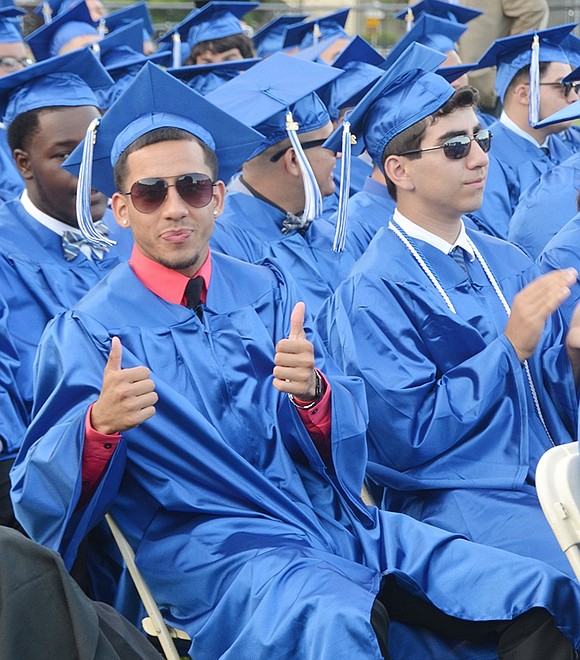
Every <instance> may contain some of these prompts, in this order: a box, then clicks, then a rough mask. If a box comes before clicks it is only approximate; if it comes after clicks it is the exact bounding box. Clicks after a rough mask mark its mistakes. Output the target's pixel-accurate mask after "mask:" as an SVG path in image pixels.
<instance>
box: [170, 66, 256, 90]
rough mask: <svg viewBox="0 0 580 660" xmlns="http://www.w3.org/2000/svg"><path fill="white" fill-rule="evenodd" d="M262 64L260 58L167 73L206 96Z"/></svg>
mask: <svg viewBox="0 0 580 660" xmlns="http://www.w3.org/2000/svg"><path fill="white" fill-rule="evenodd" d="M258 62H261V59H260V58H259V57H253V58H247V59H243V60H232V61H230V62H217V63H214V64H193V65H191V66H182V67H177V68H173V69H168V70H167V73H170V74H171V75H172V76H175V77H176V78H177V79H178V80H181V81H182V82H184V83H185V84H186V85H187V86H188V87H191V88H192V89H195V91H196V92H198V93H199V94H202V95H203V96H205V95H206V94H208V93H209V92H211V91H212V90H214V89H216V88H217V87H220V86H221V85H223V84H224V83H226V82H228V80H232V78H235V77H236V76H238V75H239V74H240V73H241V72H242V71H247V70H248V69H250V68H251V67H253V66H254V64H258Z"/></svg>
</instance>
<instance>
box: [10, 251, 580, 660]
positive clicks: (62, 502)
mask: <svg viewBox="0 0 580 660" xmlns="http://www.w3.org/2000/svg"><path fill="white" fill-rule="evenodd" d="M297 299H298V298H297V294H296V292H294V291H293V290H292V285H291V284H290V283H288V282H287V281H286V279H285V278H284V277H283V276H282V274H281V273H280V272H279V271H278V270H277V269H276V268H275V267H274V266H273V265H272V264H269V265H268V266H267V267H264V266H258V265H250V264H246V263H242V262H238V261H236V260H233V259H231V258H229V257H227V256H225V255H221V254H219V253H217V252H213V253H212V277H211V283H210V287H209V291H208V297H207V303H206V305H205V306H204V309H203V320H202V321H200V320H199V319H198V317H197V316H196V314H195V312H194V311H192V310H189V309H187V308H185V307H182V306H179V305H173V304H170V303H167V302H165V301H163V300H162V299H160V298H158V297H157V296H155V295H154V294H153V293H152V292H150V291H149V290H148V289H146V288H145V287H144V286H143V285H142V284H141V282H140V281H139V280H138V279H137V277H136V276H135V275H134V273H133V272H132V270H131V268H130V267H129V266H128V265H121V266H119V267H118V268H116V269H115V270H113V271H112V272H111V273H110V274H109V275H108V276H107V277H106V278H105V279H104V280H103V281H101V282H100V283H99V284H98V285H97V286H96V287H95V288H94V289H93V290H92V291H91V292H90V293H89V294H88V295H87V296H86V297H85V298H84V299H83V300H82V301H80V302H79V303H78V304H77V305H76V306H75V308H74V309H73V310H71V311H68V312H66V313H63V314H61V315H59V316H57V317H56V318H55V319H54V320H53V321H52V322H51V323H50V324H49V326H48V327H47V330H46V332H45V334H44V336H43V339H42V341H41V344H40V348H39V353H38V358H37V361H36V391H35V400H34V401H35V402H34V419H33V421H32V424H31V426H30V428H29V431H28V433H27V436H26V439H25V443H24V445H23V448H22V450H21V452H20V453H19V456H18V458H17V461H16V463H15V467H14V469H13V472H12V478H13V493H12V494H13V499H14V504H15V509H16V512H17V515H18V518H19V520H20V521H21V522H22V523H23V524H24V526H25V528H26V529H27V531H28V532H29V533H30V534H31V536H32V537H33V538H35V539H36V540H38V541H40V542H42V543H44V544H46V545H48V546H49V547H52V548H54V549H57V550H58V551H59V552H61V553H62V554H63V555H64V557H65V559H66V562H67V564H68V565H70V564H71V562H72V561H73V559H74V556H75V554H76V550H77V547H78V544H79V543H80V541H81V539H82V537H83V536H84V535H85V533H86V532H87V530H89V529H91V528H92V527H94V526H95V525H98V524H99V521H100V520H101V518H102V514H103V512H104V511H107V510H108V511H110V512H111V513H112V514H113V516H114V517H115V519H116V520H117V522H118V524H119V525H120V527H121V529H122V530H123V532H124V533H125V535H126V536H127V538H128V540H129V542H130V543H131V545H132V546H133V547H134V548H135V550H136V561H137V564H138V566H139V567H140V569H141V571H142V573H143V574H144V577H145V579H146V580H147V582H148V583H149V586H150V587H151V589H152V592H153V593H154V595H155V598H156V600H157V601H158V602H159V603H160V604H161V607H162V609H163V610H164V612H165V615H166V617H167V619H168V620H169V622H170V623H173V624H175V625H176V626H178V627H179V628H182V629H184V630H186V631H187V632H188V633H189V635H190V636H191V638H192V640H193V641H192V651H193V653H194V654H195V655H196V657H200V658H208V659H209V658H218V657H220V658H231V659H232V660H233V659H234V658H235V659H236V660H266V659H267V658H272V657H276V658H280V659H282V660H291V659H295V658H301V659H303V660H342V659H344V660H347V659H348V660H352V658H365V660H366V659H369V660H370V659H374V660H380V653H379V649H378V645H377V643H376V639H375V636H374V631H373V629H372V627H371V625H370V622H369V621H370V610H371V607H372V603H373V600H374V597H375V594H376V593H377V591H378V589H379V586H380V581H381V577H382V575H383V574H386V573H393V574H395V575H396V576H397V579H398V580H400V581H401V583H402V584H403V585H404V586H405V588H407V589H408V590H410V591H411V592H412V593H415V594H417V595H418V596H420V597H424V598H425V597H426V598H429V599H430V600H432V602H433V603H435V604H436V605H437V606H438V607H440V608H441V609H442V610H443V611H445V612H447V613H449V614H452V615H454V616H459V617H462V618H466V619H483V620H487V619H507V618H512V617H514V616H517V615H518V614H519V613H522V612H524V611H526V610H527V609H529V608H530V607H532V606H544V607H546V608H547V609H548V610H549V611H550V612H553V613H554V614H555V617H556V620H557V623H558V625H559V626H560V627H561V629H562V630H563V632H564V633H565V634H566V635H568V636H569V637H570V638H572V639H573V640H574V644H575V645H576V646H580V585H578V584H577V583H575V582H574V581H572V580H570V579H569V578H568V577H567V576H565V575H563V574H562V573H560V572H558V571H556V570H554V569H552V568H551V567H548V566H544V565H543V564H541V563H539V562H536V561H533V560H530V559H524V558H520V557H516V556H512V555H510V554H507V553H503V552H500V551H497V550H494V549H490V548H486V547H483V546H476V545H474V544H472V543H470V542H468V541H466V540H464V539H462V538H461V537H459V536H457V535H454V534H449V533H447V532H443V531H441V530H437V529H435V528H433V527H430V526H427V525H423V524H421V523H419V522H417V521H415V520H412V519H411V518H409V517H407V516H403V515H400V514H397V513H389V512H380V511H378V510H377V509H376V508H375V507H367V506H365V505H364V504H363V502H362V501H361V499H360V496H359V493H360V491H361V486H362V483H363V478H364V471H365V465H366V448H365V428H366V425H367V411H366V405H365V398H364V389H363V385H362V382H361V381H360V380H359V379H357V378H352V377H345V376H344V375H343V374H342V373H341V372H340V371H339V370H338V369H337V367H336V366H335V365H334V363H333V361H332V360H331V359H330V358H329V357H328V355H327V353H326V351H325V349H324V347H323V346H322V344H321V343H320V341H319V340H318V339H317V337H316V335H314V334H312V331H311V328H310V325H311V324H310V323H308V322H307V329H306V331H307V334H308V336H309V337H310V338H311V339H312V340H313V342H314V345H315V351H316V355H317V365H318V367H319V368H320V369H321V370H322V371H323V372H324V374H325V375H326V377H327V379H328V381H329V382H330V383H331V386H332V404H331V405H332V436H331V442H332V465H325V464H324V462H323V461H322V460H321V458H320V456H319V454H318V453H317V451H316V449H315V447H314V444H313V443H312V441H311V439H310V437H309V435H308V433H307V432H306V430H305V428H304V426H303V424H302V421H301V420H300V418H299V416H298V414H297V412H296V410H295V409H294V407H293V406H292V404H291V403H290V402H289V400H288V397H287V396H286V395H284V394H281V393H279V392H278V391H277V390H275V389H274V388H273V386H272V368H273V355H274V352H275V345H276V342H277V341H278V340H279V339H281V338H283V337H285V336H287V333H288V331H289V322H290V314H291V311H292V309H293V306H294V304H295V302H296V300H297ZM112 336H118V337H120V339H121V342H122V345H123V358H122V366H123V368H129V367H133V366H137V365H141V364H147V365H148V366H149V367H150V369H151V377H152V378H153V380H154V382H155V384H156V391H157V393H158V395H159V401H158V403H157V404H156V414H155V415H154V416H153V417H152V418H151V419H149V420H148V421H146V422H145V423H143V424H142V425H140V426H139V427H137V428H134V429H132V430H130V431H127V432H125V433H123V435H122V440H121V442H120V444H119V445H118V446H117V448H116V450H115V452H114V455H113V458H112V460H111V462H110V465H109V467H108V470H107V472H106V474H105V475H104V478H103V480H102V481H101V483H100V485H99V487H98V489H97V491H96V492H95V494H94V495H93V497H92V499H91V500H90V502H89V503H88V504H87V505H86V506H84V507H82V508H79V509H77V503H78V496H79V492H80V487H81V484H80V479H81V476H80V471H81V470H80V466H81V456H82V447H83V437H84V417H85V414H86V410H87V408H88V406H89V405H90V404H91V402H93V401H94V400H95V399H96V398H97V396H98V393H99V390H100V387H101V379H102V372H103V368H104V366H105V363H106V360H107V356H108V353H109V350H110V342H111V337H112ZM71 347H74V350H73V349H71ZM94 550H96V551H98V552H101V554H102V553H103V552H104V548H103V547H98V548H94ZM101 565H102V564H101ZM475 567H476V568H475ZM466 585H469V587H468V592H467V593H466V589H465V587H466ZM121 588H122V587H121ZM96 595H97V596H98V595H99V594H98V592H97V594H96ZM117 595H118V596H119V597H122V594H117ZM120 599H121V600H122V598H120ZM401 631H402V632H401ZM393 635H394V637H393V639H394V640H395V642H396V645H395V646H394V648H393V658H401V659H402V658H411V657H421V655H420V653H421V651H419V650H418V649H420V648H423V649H424V648H425V644H424V638H423V637H421V635H420V634H419V636H418V637H417V633H416V632H415V633H414V634H413V632H412V631H410V630H409V629H406V630H405V629H404V628H401V627H400V626H396V627H394V632H393ZM456 646H457V644H452V645H451V647H449V648H451V649H455V647H456ZM467 646H469V645H467ZM461 649H463V651H461V650H459V651H457V653H458V654H459V655H457V654H455V650H453V654H452V655H440V656H439V657H449V658H451V657H453V658H455V657H470V658H473V657H493V654H492V655H491V656H490V655H489V648H486V649H483V651H481V649H480V651H481V652H482V653H483V654H484V655H481V654H480V655H479V656H477V655H474V654H473V653H472V654H471V655H469V653H467V654H466V653H465V650H464V649H465V646H464V645H462V646H461ZM462 653H463V656H462ZM486 653H487V654H486Z"/></svg>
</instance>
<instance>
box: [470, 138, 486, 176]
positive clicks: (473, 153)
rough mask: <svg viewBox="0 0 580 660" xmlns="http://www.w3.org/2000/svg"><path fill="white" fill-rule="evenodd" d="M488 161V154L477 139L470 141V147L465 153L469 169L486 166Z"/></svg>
mask: <svg viewBox="0 0 580 660" xmlns="http://www.w3.org/2000/svg"><path fill="white" fill-rule="evenodd" d="M488 163H489V156H488V155H487V153H486V152H485V151H484V150H483V149H482V148H481V147H480V146H479V144H478V143H477V140H472V141H471V149H470V150H469V153H468V154H467V166H468V167H469V168H470V169H477V168H478V167H486V166H487V164H488Z"/></svg>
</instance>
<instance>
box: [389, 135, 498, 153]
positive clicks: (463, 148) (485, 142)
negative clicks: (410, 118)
mask: <svg viewBox="0 0 580 660" xmlns="http://www.w3.org/2000/svg"><path fill="white" fill-rule="evenodd" d="M492 137H493V136H492V134H491V132H490V131H489V130H488V129H487V128H484V129H482V130H481V131H478V132H477V133H476V134H475V135H474V136H473V137H469V135H458V136H457V137H452V138H449V140H445V142H444V143H443V144H440V145H439V146H437V147H426V148H425V149H412V150H411V151H404V152H403V153H401V154H397V156H409V155H410V154H420V153H423V152H424V151H435V150H436V149H443V153H444V154H445V156H446V157H447V158H450V159H451V160H459V159H460V158H465V157H466V156H467V154H468V153H469V150H470V149H471V143H472V142H473V141H474V140H475V142H477V144H478V145H479V148H480V149H481V150H482V151H483V152H485V153H487V152H488V151H489V149H490V147H491V138H492Z"/></svg>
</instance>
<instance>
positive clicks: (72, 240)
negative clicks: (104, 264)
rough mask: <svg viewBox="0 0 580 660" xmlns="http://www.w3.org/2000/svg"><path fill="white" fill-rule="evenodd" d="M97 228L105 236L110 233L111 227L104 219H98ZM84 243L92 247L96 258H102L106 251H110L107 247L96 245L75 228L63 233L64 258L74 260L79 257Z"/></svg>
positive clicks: (93, 255) (92, 255)
mask: <svg viewBox="0 0 580 660" xmlns="http://www.w3.org/2000/svg"><path fill="white" fill-rule="evenodd" d="M95 229H96V230H97V231H99V232H101V234H104V235H105V236H108V235H109V228H108V227H107V225H106V224H105V223H104V222H103V221H102V220H98V221H97V222H95ZM83 245H88V247H89V248H90V249H91V257H92V258H94V259H102V258H103V255H104V253H105V252H107V251H108V249H109V248H107V247H96V246H95V245H94V244H93V243H91V241H89V239H88V238H85V237H84V236H83V235H82V234H81V233H80V231H75V230H73V229H71V230H69V231H65V232H64V233H63V235H62V251H63V254H64V258H65V259H66V260H67V261H72V260H73V259H76V257H78V255H79V252H81V248H82V246H83Z"/></svg>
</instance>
